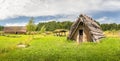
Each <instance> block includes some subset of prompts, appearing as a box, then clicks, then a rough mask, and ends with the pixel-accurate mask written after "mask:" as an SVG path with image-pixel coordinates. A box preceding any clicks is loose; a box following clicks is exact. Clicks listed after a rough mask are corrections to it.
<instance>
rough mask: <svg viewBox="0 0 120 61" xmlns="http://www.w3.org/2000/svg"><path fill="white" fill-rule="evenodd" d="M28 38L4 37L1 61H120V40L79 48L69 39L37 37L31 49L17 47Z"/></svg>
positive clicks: (0, 53)
mask: <svg viewBox="0 0 120 61" xmlns="http://www.w3.org/2000/svg"><path fill="white" fill-rule="evenodd" d="M14 36H17V37H14ZM27 38H29V36H28V35H10V36H9V37H6V36H0V61H120V38H119V37H106V38H104V39H102V40H101V42H100V43H92V42H91V43H90V42H87V43H81V44H79V45H78V44H77V43H76V42H74V41H68V40H66V37H57V36H52V35H46V36H41V35H34V38H33V39H32V41H31V42H30V43H29V44H30V46H29V47H27V48H17V47H16V46H17V44H18V43H20V42H25V40H27Z"/></svg>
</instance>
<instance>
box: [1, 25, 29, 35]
mask: <svg viewBox="0 0 120 61" xmlns="http://www.w3.org/2000/svg"><path fill="white" fill-rule="evenodd" d="M3 31H4V33H12V34H25V33H26V32H27V29H26V27H25V26H7V27H4V30H3Z"/></svg>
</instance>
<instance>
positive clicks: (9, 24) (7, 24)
mask: <svg viewBox="0 0 120 61" xmlns="http://www.w3.org/2000/svg"><path fill="white" fill-rule="evenodd" d="M26 24H27V23H6V24H5V26H25V25H26Z"/></svg>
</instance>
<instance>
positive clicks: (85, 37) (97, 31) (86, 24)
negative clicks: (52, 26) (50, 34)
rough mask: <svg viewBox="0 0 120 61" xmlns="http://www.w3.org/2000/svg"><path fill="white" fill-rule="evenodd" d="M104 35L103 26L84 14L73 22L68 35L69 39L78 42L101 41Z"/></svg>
mask: <svg viewBox="0 0 120 61" xmlns="http://www.w3.org/2000/svg"><path fill="white" fill-rule="evenodd" d="M103 37H104V34H103V32H102V30H101V27H100V26H99V25H98V24H97V23H96V21H95V20H93V19H92V18H90V17H88V16H86V15H83V14H81V15H80V16H79V18H78V19H77V21H76V22H74V23H73V25H72V27H71V29H70V32H69V35H68V39H70V40H76V41H77V42H88V41H89V42H99V39H101V38H103Z"/></svg>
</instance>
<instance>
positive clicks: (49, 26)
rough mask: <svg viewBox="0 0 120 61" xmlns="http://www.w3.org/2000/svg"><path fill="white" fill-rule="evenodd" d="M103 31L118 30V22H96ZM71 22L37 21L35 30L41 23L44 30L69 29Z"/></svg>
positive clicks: (119, 26) (119, 27)
mask: <svg viewBox="0 0 120 61" xmlns="http://www.w3.org/2000/svg"><path fill="white" fill-rule="evenodd" d="M97 23H98V24H99V25H100V26H101V28H102V30H103V31H108V30H120V24H116V23H111V24H100V23H99V22H97ZM72 24H73V22H70V21H64V22H56V21H51V22H46V23H39V24H38V25H37V29H36V30H37V31H39V30H40V29H41V27H42V26H43V25H45V27H46V31H54V30H55V29H67V30H69V29H70V27H71V26H72Z"/></svg>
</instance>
